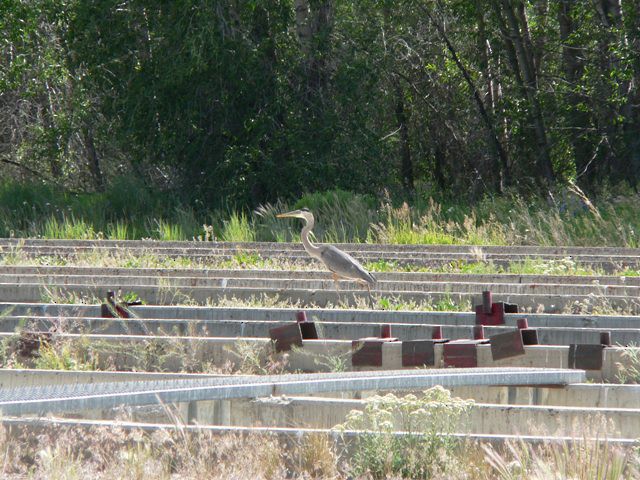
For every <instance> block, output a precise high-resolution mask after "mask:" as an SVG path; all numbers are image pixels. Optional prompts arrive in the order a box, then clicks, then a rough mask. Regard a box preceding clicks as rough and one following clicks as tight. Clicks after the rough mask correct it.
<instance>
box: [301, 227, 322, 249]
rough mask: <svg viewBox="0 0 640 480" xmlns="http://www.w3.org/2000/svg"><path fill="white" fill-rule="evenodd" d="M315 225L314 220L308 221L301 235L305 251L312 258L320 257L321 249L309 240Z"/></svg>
mask: <svg viewBox="0 0 640 480" xmlns="http://www.w3.org/2000/svg"><path fill="white" fill-rule="evenodd" d="M314 223H315V222H314V220H313V218H312V219H311V220H308V221H307V223H306V225H305V226H304V228H303V229H302V232H301V233H300V237H301V238H302V245H303V246H304V249H305V250H306V251H307V253H308V254H309V255H311V256H312V257H319V256H320V247H318V246H317V245H314V244H313V243H311V240H309V233H311V229H312V228H313V225H314Z"/></svg>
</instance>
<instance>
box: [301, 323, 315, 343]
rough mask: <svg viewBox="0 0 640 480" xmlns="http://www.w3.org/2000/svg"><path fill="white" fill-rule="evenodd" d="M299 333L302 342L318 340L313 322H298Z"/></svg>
mask: <svg viewBox="0 0 640 480" xmlns="http://www.w3.org/2000/svg"><path fill="white" fill-rule="evenodd" d="M298 325H299V326H300V333H301V334H302V339H303V340H318V331H317V330H316V324H315V323H313V322H300V323H298Z"/></svg>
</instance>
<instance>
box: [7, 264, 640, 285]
mask: <svg viewBox="0 0 640 480" xmlns="http://www.w3.org/2000/svg"><path fill="white" fill-rule="evenodd" d="M374 274H375V276H376V278H377V279H378V280H379V281H382V282H448V283H458V282H463V283H469V282H472V283H492V284H493V283H509V284H514V283H521V284H549V283H551V284H560V285H566V284H569V285H573V284H578V285H591V286H599V285H603V286H605V285H622V286H640V276H636V277H634V276H587V275H521V274H504V273H502V274H477V273H473V274H464V273H436V272H374ZM0 275H2V276H5V275H6V276H7V277H6V278H10V277H11V276H15V277H23V276H33V275H41V276H43V277H53V276H61V277H64V276H66V277H73V276H81V277H119V278H120V277H144V278H154V279H159V278H164V277H170V278H172V279H173V278H175V279H185V280H182V281H187V282H190V281H195V282H198V281H201V279H222V278H226V279H236V280H239V279H245V278H248V279H253V278H260V279H274V280H292V281H293V280H330V281H332V277H331V273H329V272H328V271H326V270H263V269H254V268H245V269H240V268H237V269H212V268H111V267H79V266H40V265H38V266H36V265H0Z"/></svg>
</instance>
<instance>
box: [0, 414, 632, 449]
mask: <svg viewBox="0 0 640 480" xmlns="http://www.w3.org/2000/svg"><path fill="white" fill-rule="evenodd" d="M180 413H182V412H180ZM182 418H183V419H186V418H188V417H187V415H186V414H185V415H184V416H183V417H182ZM0 423H1V424H2V425H3V426H5V427H7V437H8V438H11V437H12V435H15V434H16V433H18V432H19V433H21V434H24V433H27V434H30V435H32V436H33V437H37V436H40V435H52V434H55V433H56V432H57V431H58V429H64V431H68V430H69V429H73V430H74V431H78V432H79V435H82V434H83V432H85V431H88V432H90V431H91V430H94V429H110V428H113V429H117V430H118V431H121V430H124V431H127V432H131V431H136V432H145V433H149V434H151V433H153V432H160V433H164V432H167V431H168V432H174V431H177V432H179V433H180V434H181V435H183V436H185V437H188V436H190V435H203V434H204V435H207V438H209V437H210V436H212V437H215V436H218V435H219V436H223V435H229V434H233V435H264V436H266V437H268V438H269V439H273V438H277V439H278V440H281V441H284V442H291V444H292V445H299V444H300V441H301V440H303V439H304V438H306V437H307V436H309V437H311V438H313V439H317V438H318V436H319V435H326V436H327V437H328V438H329V440H330V441H331V442H333V443H335V445H336V446H337V448H338V449H339V450H340V451H345V449H348V448H349V446H350V445H351V442H352V441H353V440H354V438H355V437H357V436H359V435H360V432H354V431H351V432H337V431H335V430H331V429H319V428H301V427H298V428H296V427H274V428H271V427H255V426H254V427H241V426H237V425H233V426H220V425H194V424H188V423H187V420H185V421H184V424H183V423H182V422H181V423H177V422H175V418H174V420H173V421H172V422H171V423H149V422H133V421H124V420H121V419H117V420H113V419H112V420H95V419H91V420H85V419H77V418H76V419H73V418H61V417H53V416H49V417H47V418H42V417H41V418H24V417H18V418H15V417H3V418H2V419H0ZM398 435H403V433H398ZM449 437H451V438H452V439H456V440H461V441H465V442H466V441H468V442H472V443H479V444H491V445H494V446H496V447H499V446H503V445H505V444H507V443H511V444H513V443H519V442H524V443H527V444H533V445H543V444H544V445H549V444H558V445H559V446H560V448H563V447H564V446H566V445H574V446H582V445H585V444H590V445H591V444H593V445H606V446H607V447H612V446H615V447H620V448H629V449H633V448H636V447H637V443H638V441H637V439H636V438H635V437H633V438H619V437H613V436H606V437H605V438H603V437H601V436H600V437H596V436H595V435H593V436H586V438H585V435H584V434H583V433H582V432H579V433H577V434H576V435H575V436H559V435H555V436H551V435H485V434H478V435H475V434H467V433H452V434H450V435H449Z"/></svg>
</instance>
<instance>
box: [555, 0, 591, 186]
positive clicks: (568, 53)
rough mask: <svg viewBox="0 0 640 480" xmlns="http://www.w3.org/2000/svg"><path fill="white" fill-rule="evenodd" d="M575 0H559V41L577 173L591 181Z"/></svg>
mask: <svg viewBox="0 0 640 480" xmlns="http://www.w3.org/2000/svg"><path fill="white" fill-rule="evenodd" d="M573 4H574V2H573V0H560V5H559V9H558V25H559V28H560V42H561V44H562V68H563V70H564V76H565V80H566V82H567V83H568V84H569V89H570V92H569V94H568V99H567V100H568V104H569V108H570V112H569V115H568V119H567V126H568V127H569V128H571V134H570V142H571V145H572V147H573V157H574V162H575V166H576V174H577V177H578V179H579V180H581V182H584V183H586V184H589V185H591V184H592V183H593V181H594V175H593V172H594V169H592V168H591V164H590V161H591V158H592V157H593V153H594V152H593V151H592V145H591V144H590V142H588V141H587V140H586V139H585V137H584V135H585V133H586V129H587V128H588V125H589V115H588V114H587V113H586V112H585V111H584V109H580V108H579V104H580V101H581V97H580V95H579V94H578V93H576V92H575V91H574V90H573V88H575V86H576V85H577V83H578V82H579V80H580V77H581V76H582V72H583V70H584V65H583V62H582V61H581V58H582V57H583V55H584V54H583V51H582V48H580V47H578V46H575V45H573V44H572V43H570V42H571V36H572V35H573V33H574V31H575V27H574V19H573V13H572V6H573Z"/></svg>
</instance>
